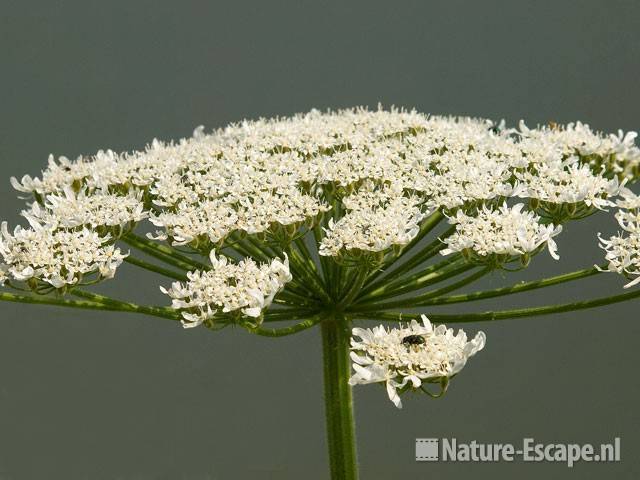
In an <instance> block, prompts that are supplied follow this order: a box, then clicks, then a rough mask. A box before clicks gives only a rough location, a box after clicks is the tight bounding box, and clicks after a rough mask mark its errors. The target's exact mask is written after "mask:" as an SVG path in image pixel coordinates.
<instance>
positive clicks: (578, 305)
mask: <svg viewBox="0 0 640 480" xmlns="http://www.w3.org/2000/svg"><path fill="white" fill-rule="evenodd" d="M638 297H640V289H638V290H634V291H632V292H628V293H622V294H620V295H614V296H611V297H601V298H596V299H593V300H583V301H579V302H570V303H561V304H558V305H545V306H542V307H529V308H516V309H512V310H498V311H490V312H480V313H461V314H459V315H449V314H444V315H439V314H427V317H428V318H429V320H431V321H433V322H443V323H470V322H491V321H494V320H507V319H510V318H525V317H537V316H541V315H551V314H553V313H564V312H574V311H577V310H586V309H589V308H596V307H602V306H605V305H611V304H614V303H620V302H626V301H628V300H632V299H634V298H638ZM419 316H420V314H409V315H405V314H403V313H401V312H396V313H392V312H388V313H385V312H366V313H364V312H363V313H362V314H358V315H357V318H360V319H372V320H385V321H398V320H399V319H400V318H402V319H403V320H406V319H411V318H417V317H419ZM354 317H356V315H354Z"/></svg>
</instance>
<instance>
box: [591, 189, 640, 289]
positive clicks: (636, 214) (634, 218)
mask: <svg viewBox="0 0 640 480" xmlns="http://www.w3.org/2000/svg"><path fill="white" fill-rule="evenodd" d="M622 196H623V198H622V199H620V200H619V201H618V206H619V207H620V210H618V212H616V215H615V216H616V219H617V220H618V224H619V225H620V227H621V228H622V230H623V232H624V233H619V234H618V235H614V236H612V237H610V238H609V239H608V240H605V239H603V238H602V237H601V236H600V234H598V237H599V238H600V247H601V248H602V249H604V250H605V251H606V255H605V258H606V260H607V261H608V262H609V265H608V271H610V272H615V273H619V274H622V275H624V276H625V277H627V278H629V279H631V281H630V282H629V283H627V284H626V285H625V286H624V288H629V287H632V286H634V285H637V284H638V283H640V196H637V195H635V194H633V192H631V191H630V190H628V189H624V190H623V192H622Z"/></svg>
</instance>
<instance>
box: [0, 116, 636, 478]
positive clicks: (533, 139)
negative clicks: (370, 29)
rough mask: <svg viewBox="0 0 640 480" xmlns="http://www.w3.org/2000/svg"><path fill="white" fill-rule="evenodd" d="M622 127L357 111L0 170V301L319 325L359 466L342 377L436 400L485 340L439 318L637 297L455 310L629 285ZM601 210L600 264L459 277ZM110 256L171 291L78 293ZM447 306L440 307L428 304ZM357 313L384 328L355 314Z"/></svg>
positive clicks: (284, 328) (334, 395)
mask: <svg viewBox="0 0 640 480" xmlns="http://www.w3.org/2000/svg"><path fill="white" fill-rule="evenodd" d="M635 136H636V135H635V133H627V134H624V133H623V132H619V133H618V134H613V135H605V134H601V133H597V132H593V131H592V130H591V129H590V128H589V126H587V125H585V124H582V123H579V122H578V123H573V124H568V125H566V126H562V125H557V124H550V125H546V126H540V127H538V128H533V129H531V128H528V127H527V126H525V124H524V123H520V125H519V127H518V128H507V127H506V126H505V125H504V122H501V123H494V122H491V121H488V120H482V119H474V118H454V117H438V116H427V115H423V114H420V113H417V112H415V111H405V110H395V109H392V110H390V111H385V110H383V109H380V108H379V109H378V110H375V111H370V110H367V109H362V108H357V109H352V110H343V111H338V112H326V113H321V112H319V111H316V110H314V111H311V112H309V113H307V114H303V115H296V116H293V117H291V118H276V119H270V120H265V119H261V120H258V121H244V122H241V123H238V124H233V125H230V126H228V127H226V128H223V129H220V130H216V131H214V132H212V133H210V134H205V132H204V129H203V128H202V127H198V128H197V129H196V130H195V131H194V134H193V137H192V138H188V139H182V140H180V141H178V142H169V143H163V142H160V141H157V140H154V141H153V142H152V143H151V144H150V145H148V146H147V147H146V149H145V150H144V151H141V152H134V153H124V154H117V153H114V152H112V151H110V150H108V151H99V152H98V153H97V154H96V155H94V156H91V157H80V158H78V159H77V160H75V161H71V160H68V159H67V158H64V157H61V158H59V159H58V160H55V159H54V158H53V157H50V159H49V165H48V167H47V168H46V169H45V170H44V171H43V172H42V175H41V176H40V177H35V178H32V177H30V176H24V177H23V178H22V179H21V180H17V179H15V178H12V179H11V183H12V184H13V186H14V187H15V189H16V190H18V191H20V192H22V194H25V195H26V196H27V197H28V202H27V206H26V208H25V210H24V211H23V212H22V216H23V217H24V218H25V219H26V222H27V223H28V225H27V226H17V227H15V229H13V230H10V229H9V227H8V225H7V223H6V222H4V223H2V234H1V239H0V255H1V258H0V260H1V264H2V265H1V268H0V283H1V284H2V285H3V287H2V291H1V292H0V299H2V300H5V301H10V302H23V303H36V304H47V305H58V306H66V307H73V308H84V309H96V310H112V311H118V312H131V313H141V314H145V315H151V316H156V317H161V318H166V319H169V320H174V321H176V322H179V323H181V324H182V326H183V327H185V328H192V327H197V326H201V328H202V327H205V328H208V329H211V330H217V329H220V328H224V327H227V326H230V325H235V326H238V327H241V328H243V329H245V330H246V331H247V332H249V333H252V334H255V335H264V336H267V337H282V336H285V335H293V334H296V333H298V332H301V331H303V330H306V329H310V328H313V327H316V326H317V327H319V328H320V330H321V335H322V345H323V354H324V360H323V361H324V381H325V400H326V419H327V421H326V427H327V436H328V445H329V457H330V463H331V475H332V478H333V479H354V478H356V477H357V462H356V450H355V440H354V439H355V437H354V419H353V405H352V392H351V386H354V385H359V384H370V383H377V384H382V385H383V386H384V387H385V388H386V392H387V394H388V396H389V399H390V400H391V401H392V402H393V404H394V405H395V406H396V407H398V408H400V407H401V406H402V403H401V398H402V397H403V396H404V395H406V394H408V393H410V392H413V393H424V394H426V395H428V396H431V397H438V396H441V395H442V394H444V393H445V391H446V390H447V388H448V386H449V383H450V381H451V379H452V378H453V377H454V376H455V375H457V374H458V373H459V372H460V371H461V369H462V368H463V367H464V366H465V364H466V362H467V360H468V359H469V358H470V357H471V356H473V355H474V354H475V353H477V352H478V351H479V350H481V349H482V348H483V347H484V346H485V335H484V334H483V333H482V332H478V333H477V334H476V335H475V336H474V337H473V339H468V338H467V336H466V335H465V333H464V332H463V331H462V330H460V331H459V332H457V333H456V332H454V331H453V330H452V329H448V328H447V327H445V326H444V325H443V324H441V323H442V322H445V323H460V322H465V323H466V322H472V321H489V320H499V319H508V318H516V317H525V316H534V315H545V314H551V313H555V312H567V311H572V310H579V309H585V308H590V307H596V306H602V305H607V304H612V303H615V302H621V301H625V300H631V299H633V298H635V297H639V296H640V290H639V289H631V290H630V291H628V292H626V293H620V294H617V295H614V296H610V297H606V298H595V299H593V298H592V299H586V300H581V301H575V302H571V303H565V304H560V305H548V306H536V307H529V308H519V309H512V310H498V311H481V312H478V313H465V314H461V313H456V312H455V306H453V305H455V304H457V303H460V302H474V301H479V300H483V299H488V298H495V297H500V296H504V295H511V294H515V293H518V292H525V291H529V290H534V289H540V288H543V287H550V286H553V285H559V284H562V283H565V282H574V281H577V280H579V279H585V278H587V277H591V276H594V275H600V273H601V272H615V273H618V274H620V275H623V276H624V277H626V279H627V283H626V285H625V288H630V287H632V286H634V285H635V284H637V283H639V282H640V197H638V196H636V195H635V194H634V193H633V192H632V191H631V190H630V189H629V185H630V184H632V183H633V181H634V180H636V179H637V178H638V176H639V175H640V167H639V165H640V150H639V149H638V148H637V147H636V146H635V144H634V138H635ZM610 210H615V217H616V219H617V221H618V223H619V224H620V228H621V230H620V233H618V234H616V235H614V236H611V237H608V238H607V237H603V236H601V235H599V234H598V236H596V234H595V233H594V235H593V239H592V240H593V241H594V242H596V241H598V240H597V239H598V238H599V244H600V246H601V247H602V248H603V249H604V252H605V253H604V257H605V259H604V261H603V263H602V265H599V266H591V265H586V266H585V268H584V269H583V270H579V271H575V272H570V273H565V274H563V275H557V276H552V277H549V278H544V279H541V280H536V281H530V282H517V283H516V284H514V285H512V286H508V287H502V288H496V289H491V290H481V291H475V292H472V293H454V292H455V291H457V290H460V289H463V288H464V287H467V286H468V285H470V284H471V283H473V282H474V281H476V280H478V279H480V278H481V277H484V276H487V275H489V274H491V273H493V272H505V271H506V272H511V271H517V270H521V269H524V268H526V267H527V265H528V264H529V262H530V261H531V260H532V258H533V257H534V256H536V255H537V254H539V253H543V251H545V250H546V251H547V252H548V254H549V255H551V257H553V258H554V259H556V260H557V259H558V258H559V256H558V249H557V246H556V243H555V240H556V237H557V236H558V235H560V233H561V232H562V227H563V225H564V224H566V223H567V222H570V221H574V220H581V219H584V218H586V217H589V216H590V215H592V214H593V213H595V212H598V211H610ZM142 222H148V224H147V227H146V228H145V227H144V226H143V225H141V223H142ZM149 224H150V225H149ZM587 241H588V240H587ZM139 253H140V254H143V255H142V257H141V256H139ZM543 254H544V253H543ZM123 262H127V263H129V264H131V265H135V266H137V267H140V268H141V269H143V270H147V271H148V272H151V273H153V274H157V275H160V276H163V277H166V279H171V280H174V282H173V283H172V284H170V283H169V280H158V278H157V277H153V279H152V280H151V281H154V282H158V284H159V287H160V289H161V290H162V292H164V293H165V294H166V295H167V296H168V297H169V299H167V300H168V301H169V300H170V302H171V305H170V306H167V305H140V304H136V303H132V302H130V301H126V300H120V299H115V298H110V297H107V296H104V295H100V294H98V293H96V292H95V291H92V289H91V287H92V286H93V285H95V284H98V283H100V282H101V281H103V280H106V279H110V278H112V277H113V276H114V275H115V273H116V272H117V270H118V268H119V266H120V265H121V264H122V263H123ZM500 275H504V274H503V273H501V274H500ZM446 305H452V310H453V311H452V312H451V313H448V314H442V313H439V314H433V313H430V312H429V311H428V309H429V307H435V306H446ZM416 312H419V313H416ZM422 312H424V313H427V314H428V317H427V316H425V315H424V313H422ZM360 320H361V321H379V322H396V327H395V328H389V327H386V326H376V327H374V328H372V329H369V328H353V329H352V324H353V322H355V321H360ZM432 321H433V322H437V323H439V325H438V326H433V325H432V324H431V322H432ZM283 322H287V323H284V325H282V323H283Z"/></svg>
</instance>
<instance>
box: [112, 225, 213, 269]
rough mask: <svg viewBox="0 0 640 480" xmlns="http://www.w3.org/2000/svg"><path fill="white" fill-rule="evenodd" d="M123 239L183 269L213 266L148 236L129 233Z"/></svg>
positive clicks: (148, 253)
mask: <svg viewBox="0 0 640 480" xmlns="http://www.w3.org/2000/svg"><path fill="white" fill-rule="evenodd" d="M122 241H123V242H125V243H126V244H127V245H129V246H130V247H133V248H137V249H138V250H140V251H142V252H144V253H146V254H147V255H151V256H152V257H155V258H157V259H158V260H162V261H163V262H165V263H168V264H169V265H173V266H174V267H178V268H180V269H182V270H187V271H191V270H194V269H197V270H209V269H210V268H211V266H209V265H205V264H204V263H200V262H197V261H195V260H193V259H191V258H189V257H187V256H185V255H182V254H181V253H178V252H176V251H175V250H174V249H173V248H170V247H167V246H165V245H160V244H159V243H156V242H152V241H149V240H147V239H146V238H143V237H139V236H137V235H134V234H133V233H129V234H128V235H125V236H124V237H122Z"/></svg>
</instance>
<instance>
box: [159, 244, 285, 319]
mask: <svg viewBox="0 0 640 480" xmlns="http://www.w3.org/2000/svg"><path fill="white" fill-rule="evenodd" d="M210 259H211V265H212V266H211V270H208V271H194V272H189V273H188V274H187V277H188V279H189V280H188V281H187V282H185V283H181V282H174V283H173V285H172V286H171V288H170V289H168V290H167V289H165V288H164V287H160V290H161V291H162V292H163V293H165V294H166V295H169V296H170V297H171V298H172V306H173V308H175V309H178V310H180V311H181V312H182V317H183V319H184V320H183V322H182V324H183V325H184V326H185V327H195V326H198V325H200V324H202V323H205V322H215V317H216V315H218V314H219V313H222V314H239V316H244V317H250V318H252V319H257V318H259V317H260V315H261V314H262V311H263V310H264V309H265V308H267V307H268V306H269V305H270V304H271V301H272V300H273V298H274V297H275V295H276V294H277V293H278V292H279V291H280V290H282V288H283V287H284V285H285V284H286V283H287V282H289V281H290V280H291V278H292V277H291V273H290V272H289V260H288V258H286V257H285V259H284V260H280V259H279V258H275V259H273V260H272V261H271V263H269V264H262V265H258V264H256V263H255V262H254V261H253V260H251V259H246V260H243V261H241V262H239V263H233V262H231V261H229V260H227V258H226V257H223V256H220V257H217V256H216V254H215V251H212V252H211V255H210ZM220 316H221V317H222V316H224V315H220ZM212 325H213V323H212V324H211V326H212Z"/></svg>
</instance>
